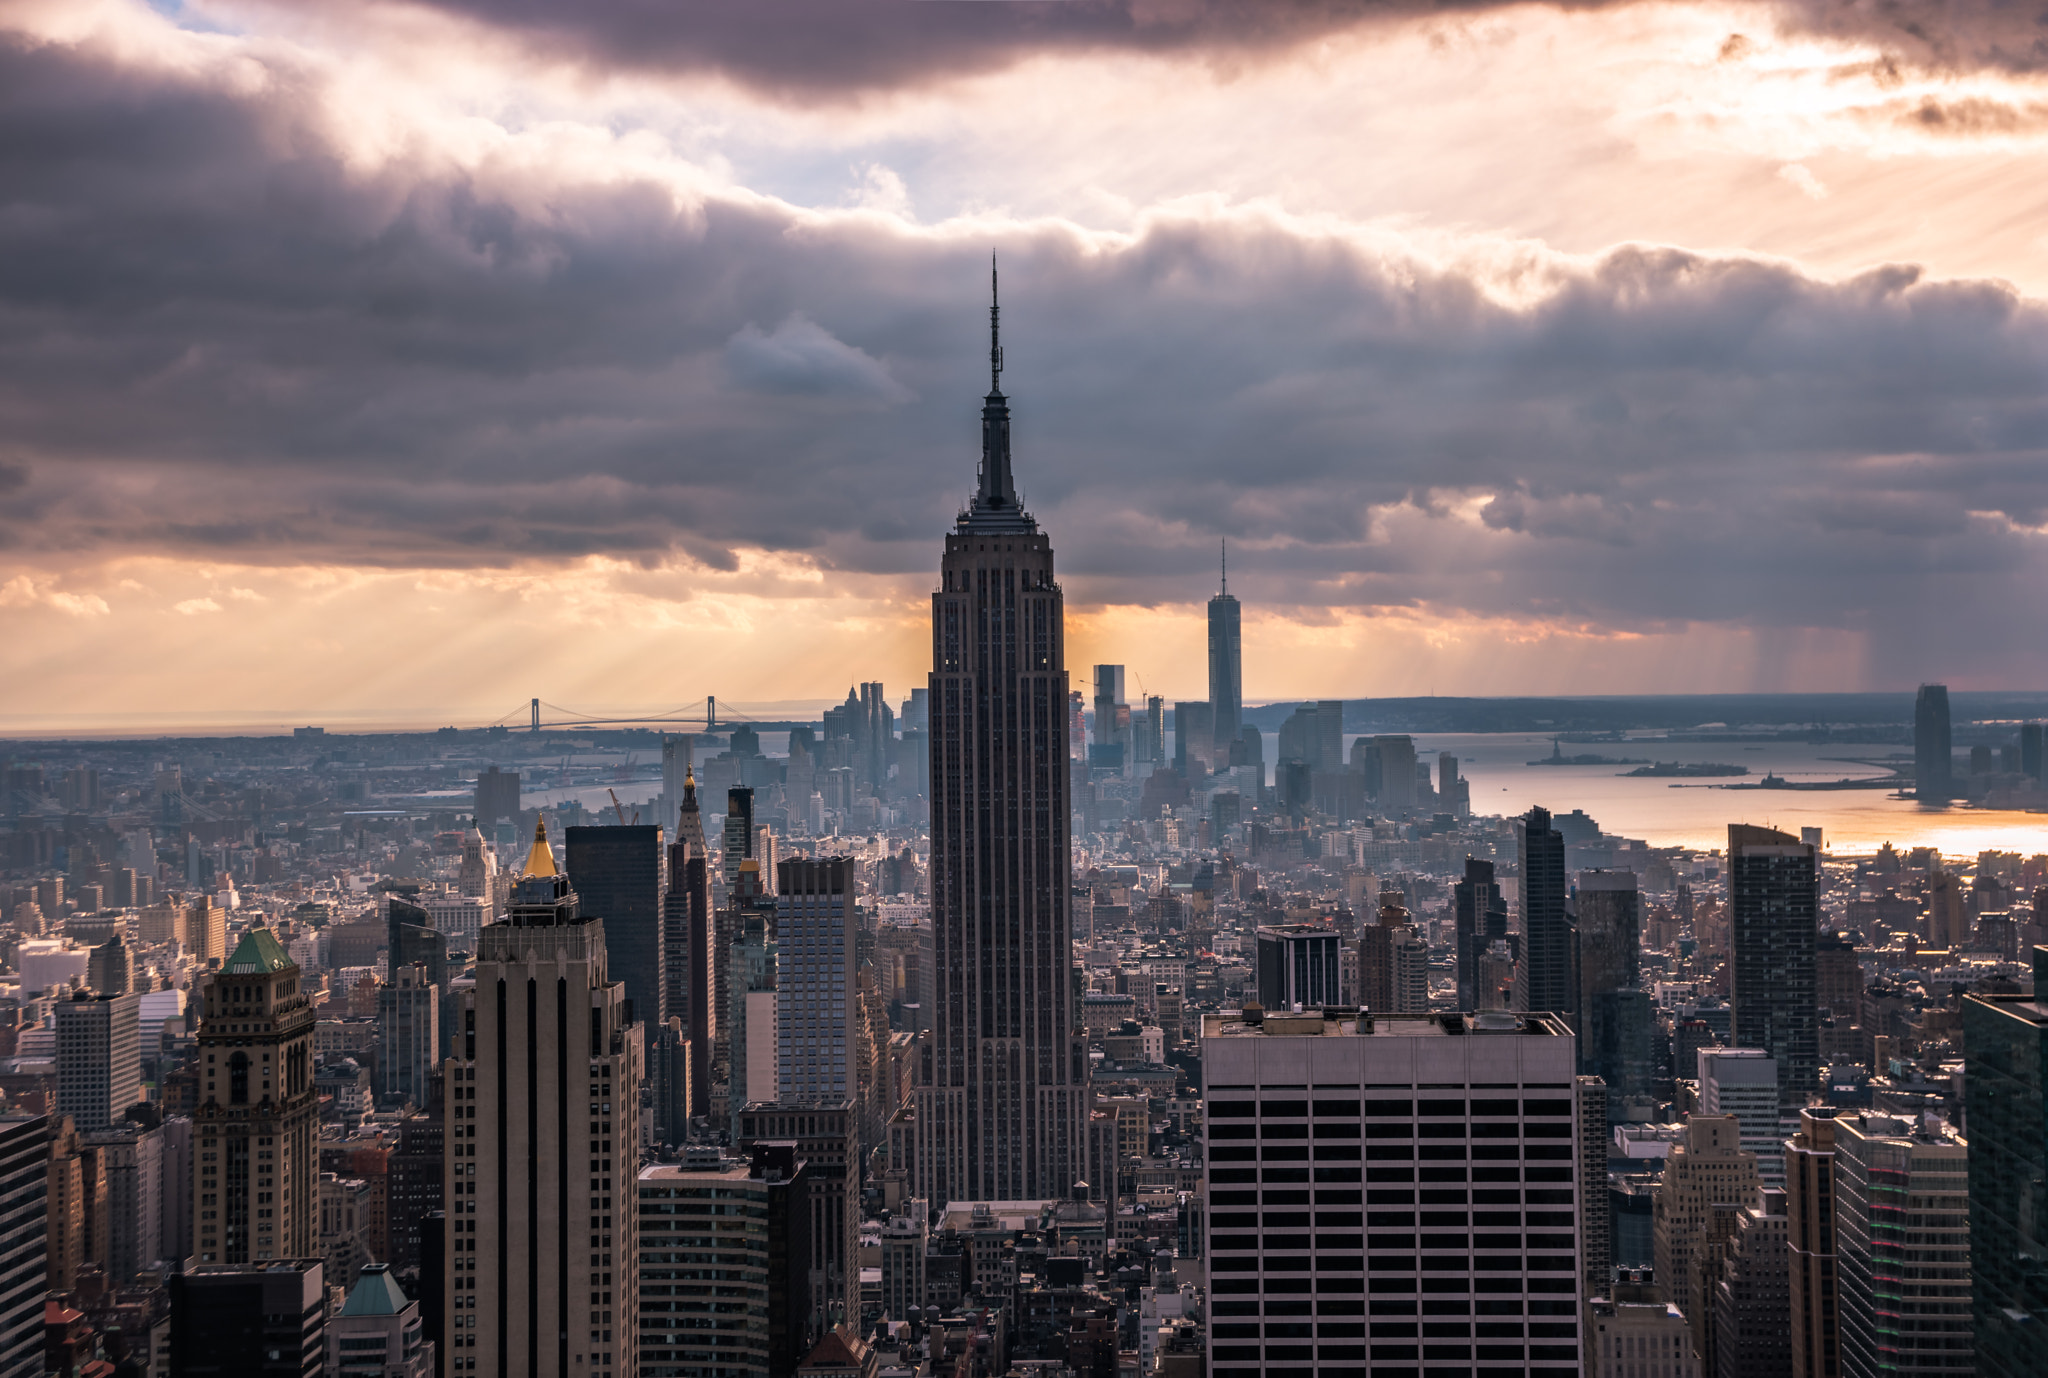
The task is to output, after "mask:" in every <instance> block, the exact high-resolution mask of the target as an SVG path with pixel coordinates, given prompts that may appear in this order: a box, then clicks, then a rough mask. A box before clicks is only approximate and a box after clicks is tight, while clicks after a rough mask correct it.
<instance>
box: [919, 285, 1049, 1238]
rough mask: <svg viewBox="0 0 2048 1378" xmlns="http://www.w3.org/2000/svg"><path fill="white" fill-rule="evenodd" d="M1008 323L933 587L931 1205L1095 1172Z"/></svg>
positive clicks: (994, 337)
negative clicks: (1022, 497) (1015, 457)
mask: <svg viewBox="0 0 2048 1378" xmlns="http://www.w3.org/2000/svg"><path fill="white" fill-rule="evenodd" d="M997 322H998V315H997V308H996V307H995V306H994V305H991V306H990V308H989V336H990V341H989V391H988V396H987V397H986V398H985V399H984V400H983V404H982V412H981V473H980V484H979V487H978V489H977V490H976V493H975V496H974V500H973V502H972V504H971V505H970V506H969V507H968V509H967V510H966V511H964V512H962V513H961V514H960V517H959V521H958V522H957V524H956V525H955V527H954V529H953V531H952V532H951V533H950V534H949V535H948V536H947V537H946V548H945V555H944V558H943V561H942V563H941V569H940V586H939V590H938V592H936V593H935V594H933V595H932V674H931V685H930V687H931V715H932V730H931V731H932V735H931V775H932V780H931V788H932V798H931V820H932V861H931V896H932V926H933V952H934V956H935V962H934V966H935V968H936V970H935V973H934V974H935V976H936V981H935V986H936V990H935V995H936V1002H935V1003H936V1005H937V1008H936V1010H935V1012H934V1016H935V1017H934V1020H933V1047H932V1063H931V1068H932V1070H931V1084H930V1085H928V1086H926V1087H923V1088H921V1089H920V1093H919V1110H918V1116H917V1120H918V1135H919V1141H920V1142H919V1150H920V1151H919V1153H918V1169H919V1171H920V1173H921V1174H922V1175H923V1177H924V1182H923V1185H922V1189H921V1190H920V1191H919V1192H918V1194H919V1195H920V1196H922V1197H924V1198H925V1199H927V1200H928V1201H930V1202H931V1203H932V1205H933V1207H934V1209H936V1208H938V1207H940V1206H942V1205H943V1204H944V1203H946V1202H948V1201H955V1200H982V1201H988V1200H1012V1201H1015V1200H1023V1199H1027V1198H1047V1197H1064V1196H1065V1195H1067V1193H1068V1192H1069V1191H1070V1190H1071V1189H1072V1187H1073V1183H1074V1182H1075V1181H1076V1180H1078V1179H1080V1178H1081V1177H1082V1175H1083V1174H1082V1171H1081V1164H1082V1158H1081V1150H1080V1126H1081V1123H1082V1120H1081V1116H1082V1113H1083V1098H1084V1097H1085V1094H1086V1071H1085V1067H1086V1061H1085V1059H1086V1053H1085V1048H1084V1045H1081V1044H1078V1043H1076V1042H1075V1041H1074V1040H1073V1039H1072V1038H1071V1037H1070V1035H1069V1030H1070V1027H1071V1024H1072V1018H1073V1012H1072V1008H1071V1005H1072V999H1073V995H1072V989H1073V987H1072V980H1071V977H1070V976H1069V974H1068V973H1069V965H1070V962H1071V950H1070V942H1069V934H1070V925H1069V918H1068V909H1067V906H1068V899H1069V891H1070V886H1071V877H1070V875H1069V846H1070V841H1069V839H1070V832H1069V829H1070V827H1071V822H1070V803H1069V799H1068V790H1069V773H1068V771H1069V768H1068V762H1069V760H1070V759H1071V757H1072V746H1071V743H1070V741H1069V736H1068V733H1069V722H1068V717H1067V695H1068V687H1067V671H1066V648H1065V626H1064V614H1063V602H1062V598H1061V593H1060V587H1059V585H1058V584H1057V583H1056V582H1055V581H1054V579H1053V557H1052V543H1051V541H1050V540H1048V539H1047V538H1046V536H1045V534H1044V533H1043V532H1041V531H1040V530H1039V529H1038V523H1037V522H1036V521H1034V520H1033V519H1032V518H1031V516H1030V515H1029V514H1028V513H1026V512H1025V511H1024V510H1023V508H1022V507H1021V506H1020V505H1019V503H1018V500H1017V490H1016V484H1015V481H1014V479H1013V478H1012V476H1011V471H1010V407H1009V401H1008V399H1007V398H1005V397H1004V395H1003V392H1002V388H1001V373H1002V367H1003V351H1002V346H1001V343H1000V337H999V336H998V334H997Z"/></svg>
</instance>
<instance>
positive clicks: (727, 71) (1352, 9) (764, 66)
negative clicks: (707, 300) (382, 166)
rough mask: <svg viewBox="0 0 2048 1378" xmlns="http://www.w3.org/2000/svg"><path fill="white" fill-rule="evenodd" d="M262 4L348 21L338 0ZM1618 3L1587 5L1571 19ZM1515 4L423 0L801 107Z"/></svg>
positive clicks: (2038, 41)
mask: <svg viewBox="0 0 2048 1378" xmlns="http://www.w3.org/2000/svg"><path fill="white" fill-rule="evenodd" d="M251 2H252V3H255V4H259V5H277V6H282V7H288V8H296V9H301V10H313V11H322V12H329V13H333V12H341V11H338V10H337V7H336V6H335V5H334V4H333V2H332V0H251ZM1617 2H1618V0H1576V2H1575V3H1569V4H1566V5H1564V6H1563V8H1568V9H1594V8H1600V7H1602V6H1603V5H1605V4H1612V3H1617ZM1515 3H1521V0H692V3H689V4H668V3H659V2H658V0H574V2H573V3H572V2H571V0H419V4H420V7H422V8H428V9H435V10H440V11H442V12H445V13H450V14H454V15H458V16H461V17H462V18H465V19H469V20H473V21H476V22H479V23H482V24H485V25H488V26H490V27H491V28H493V29H495V30H498V31H500V32H504V33H507V34H510V35H513V36H515V37H516V38H518V39H520V40H523V41H524V42H526V43H527V44H528V45H530V46H531V47H532V48H533V49H534V50H535V51H536V52H538V53H541V54H544V55H545V56H547V57H548V58H550V59H557V60H559V59H562V58H565V57H566V58H569V59H571V60H578V61H583V62H587V63H590V64H592V65H594V66H598V67H602V68H604V69H606V70H616V69H619V68H628V69H639V70H653V71H668V72H677V73H688V74H711V73H716V74H718V75H722V76H725V77H728V78H730V79H732V80H734V81H736V82H739V83H740V84H742V85H745V86H748V87H751V88H753V89H755V90H757V91H760V92H763V93H764V94H768V95H772V96H775V97H777V98H780V99H784V100H799V101H833V100H840V99H844V98H847V97H852V96H859V95H863V94H868V93H873V92H880V91H888V90H895V89H901V88H905V87H916V86H924V85H929V84H931V83H934V82H939V81H944V80H948V79H951V78H958V77H968V76H978V75H981V74H984V73H987V72H992V71H998V70H1001V69H1004V68H1007V67H1010V66H1013V65H1015V64H1016V63H1019V62H1022V61H1025V60H1027V59H1030V58H1034V57H1039V56H1047V55H1051V56H1063V55H1076V54H1084V53H1101V52H1109V53H1133V54H1148V55H1171V56H1184V57H1187V58H1190V59H1192V60H1194V61H1197V62H1200V63H1203V64H1205V65H1207V66H1209V67H1211V68H1212V69H1214V70H1216V71H1217V72H1219V73H1221V74H1223V75H1225V76H1227V75H1229V74H1230V73H1231V72H1233V71H1235V70H1237V69H1239V68H1241V67H1243V66H1245V65H1247V64H1253V63H1258V62H1261V61H1265V60H1268V59H1270V58H1273V57H1276V56H1280V55H1284V54H1287V53H1290V52H1292V51H1294V50H1296V49H1298V48H1299V47H1301V46H1302V45H1303V44H1306V43H1310V42H1313V41H1315V40H1318V39H1322V38H1326V37H1329V36H1331V35H1334V34H1338V33H1342V32H1345V31H1347V30H1351V29H1354V28H1357V27H1359V26H1361V25H1366V24H1371V23H1374V22H1384V21H1387V20H1393V19H1411V18H1415V17H1417V16H1432V15H1441V16H1445V17H1447V18H1453V19H1455V18H1457V17H1459V16H1463V15H1470V14H1477V13H1483V12H1485V11H1488V10H1492V9H1499V8H1504V7H1506V6H1508V5H1511V4H1515ZM350 8H351V9H353V7H350ZM1755 8H1756V10H1757V12H1758V18H1759V21H1760V22H1763V23H1768V22H1771V21H1778V22H1782V23H1784V24H1786V25H1787V26H1789V27H1790V28H1792V29H1795V30H1804V31H1807V32H1812V33H1819V34H1825V35H1829V36H1832V37H1838V38H1845V39H1850V40H1854V41H1859V42H1864V43H1873V44H1877V45H1879V46H1881V47H1883V48H1884V49H1885V50H1886V55H1885V57H1884V58H1883V59H1882V61H1883V62H1884V63H1885V64H1887V65H1888V66H1890V67H1891V68H1892V69H1894V70H1897V69H1898V68H1899V67H1900V66H1902V65H1904V66H1912V67H1922V68H1937V69H1947V70H1956V69H1974V68H1987V67H1988V68H1995V69H2001V70H2007V71H2038V70H2041V69H2042V68H2043V67H2044V66H2048V0H2021V2H2020V3H2014V2H2013V0H1886V3H1881V4H1854V5H1843V4H1836V3H1829V0H1755ZM343 13H346V12H343ZM1753 47H1754V44H1753V41H1752V40H1751V39H1750V37H1749V36H1748V35H1745V34H1740V33H1736V34H1731V35H1729V37H1728V39H1727V40H1725V41H1724V43H1723V45H1722V49H1721V54H1722V56H1723V57H1724V58H1728V59H1731V60H1733V59H1738V58H1740V57H1742V56H1743V55H1744V54H1746V53H1747V52H1749V51H1750V50H1751V49H1752V48H1753ZM1959 113H1961V114H1963V115H1964V116H1965V117H1966V118H1967V117H1968V116H1969V114H1970V112H1967V111H1964V112H1959ZM1992 117H1993V118H1994V119H1996V118H2000V116H1998V115H1997V114H1996V113H1995V112H1992Z"/></svg>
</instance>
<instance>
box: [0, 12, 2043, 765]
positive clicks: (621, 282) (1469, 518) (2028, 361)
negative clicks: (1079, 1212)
mask: <svg viewBox="0 0 2048 1378" xmlns="http://www.w3.org/2000/svg"><path fill="white" fill-rule="evenodd" d="M2040 10H2041V6H2040V5H2039V4H2036V5H2035V6H2034V7H2032V8H2027V7H2022V6H2000V7H1992V6H1988V5H1972V4H1970V3H1967V2H1965V3H1957V4H1943V5H1932V4H1927V5H1922V4H1920V3H1918V0H1895V2H1894V3H1890V4H1886V5H1873V6H1857V7H1837V6H1826V7H1823V6H1820V5H1818V4H1816V5H1814V6H1812V7H1810V8H1808V7H1801V6H1798V5H1794V4H1787V5H1784V6H1782V7H1774V6H1771V5H1767V4H1694V3H1675V2H1671V3H1646V4H1599V3H1582V4H1578V5H1574V6H1571V7H1569V8H1550V7H1544V6H1533V5H1518V4H1516V5H1488V4H1485V3H1475V2H1473V0H1468V2H1467V3H1463V4H1452V5H1432V6H1420V5H1417V6H1405V5H1403V4H1400V3H1378V4H1368V3H1343V2H1342V0H1301V2H1300V3H1288V0H1065V2H1064V3H1062V2H1060V0H1053V2H1051V3H1045V2H1043V0H1029V2H1027V3H1002V2H1001V0H982V2H980V3H973V2H969V3H951V2H949V0H935V2H933V3H897V2H895V0H761V2H758V3H757V2H756V0H696V2H693V3H691V4H687V5H670V4H658V3H652V0H577V2H576V3H572V2H571V0H442V2H441V3H426V4H379V3H367V4H365V3H359V2H357V0H351V3H347V4H343V3H339V0H196V2H195V3H178V0H160V3H157V4H155V5H148V4H143V3H135V2H131V0H0V517H4V521H0V647H4V648H5V661H4V678H0V686H4V687H0V729H4V728H5V727H7V726H10V725H12V726H15V727H24V726H48V725H52V724H56V723H76V724H80V725H95V724H97V725H108V724H114V723H118V722H136V721H150V722H158V721H161V722H173V721H200V720H205V719H207V718H208V717H209V715H210V716H211V717H212V718H213V719H216V720H220V721H252V720H255V719H256V718H260V717H261V716H263V715H266V714H271V715H287V716H291V717H304V718H305V719H306V720H308V721H322V720H326V721H334V722H348V721H362V720H368V719H370V718H372V717H375V716H376V715H379V714H387V715H399V716H409V717H413V718H417V719H420V720H436V721H439V720H446V721H462V722H472V721H488V720H490V719H492V718H495V717H497V716H499V715H500V714H502V713H506V712H508V711H510V710H513V709H514V708H516V707H517V706H518V705H520V704H522V703H524V701H525V700H526V699H527V698H528V697H529V696H531V695H534V694H538V695H540V696H541V697H542V698H544V699H546V700H548V701H549V702H552V703H558V704H564V705H569V706H572V707H581V708H592V709H597V708H606V707H619V708H634V709H653V708H661V707H667V706H670V705H674V704H680V703H683V702H685V701H688V700H691V699H701V697H702V696H703V695H705V694H707V693H715V694H717V695H718V696H719V697H720V698H721V699H722V700H725V701H727V702H728V703H731V704H735V705H738V706H742V707H745V706H748V705H758V706H765V705H769V704H772V703H777V702H788V701H793V700H802V699H812V698H820V697H825V696H832V695H837V694H841V693H843V692H844V689H845V686H846V685H847V684H848V683H850V682H852V681H854V680H856V679H860V680H866V679H881V680H883V681H884V682H885V683H887V684H888V685H889V688H890V692H891V693H892V695H895V694H899V693H900V692H901V691H902V690H904V689H907V688H908V687H909V685H910V684H911V683H913V682H915V681H918V680H921V678H922V676H923V674H924V672H925V669H926V667H927V666H928V644H929V643H928V629H927V617H928V606H929V604H928V598H929V594H930V590H931V585H932V581H933V576H934V571H935V569H936V564H937V557H938V551H939V543H940V536H941V533H942V531H943V529H944V528H945V526H946V525H947V524H948V523H949V521H950V520H951V518H952V516H953V514H954V513H955V511H956V510H957V509H958V506H959V504H960V502H961V499H962V497H963V496H964V494H965V493H966V492H967V490H968V489H969V487H970V486H971V484H972V482H973V475H974V465H975V458H976V453H975V450H976V444H977V414H978V410H979V399H980V394H981V393H982V391H984V390H985V388H986V386H987V384H986V377H987V375H986V366H985V358H986V338H985V329H986V312H985V309H984V308H985V305H986V291H987V270H988V259H989V255H990V253H991V252H994V253H997V254H999V255H1000V258H1001V262H1002V265H1003V286H1004V322H1005V339H1004V343H1005V345H1006V347H1007V352H1008V365H1009V367H1008V372H1007V373H1006V375H1005V378H1004V381H1005V384H1006V387H1007V390H1008V391H1009V392H1010V394H1011V395H1012V398H1013V405H1014V409H1015V414H1016V452H1017V466H1018V473H1019V479H1020V482H1021V484H1022V486H1023V487H1024V489H1025V491H1026V498H1027V502H1028V503H1029V505H1030V506H1031V507H1032V509H1033V510H1034V511H1035V512H1036V514H1037V516H1038V517H1039V519H1040V521H1041V522H1042V523H1043V524H1044V525H1045V526H1046V527H1047V528H1048V529H1049V530H1050V532H1051V534H1052V537H1053V540H1054V544H1055V548H1056V550H1057V552H1058V556H1059V561H1060V569H1061V575H1062V579H1063V582H1064V585H1065V588H1066V591H1067V598H1068V612H1069V619H1070V625H1069V641H1068V660H1069V664H1070V665H1073V666H1082V665H1085V664H1087V663H1089V662H1092V661H1095V660H1118V661H1122V662H1124V663H1126V664H1128V665H1129V666H1130V667H1131V670H1132V672H1133V676H1134V680H1139V681H1142V682H1143V684H1144V686H1145V687H1146V688H1147V689H1149V690H1150V691H1152V692H1163V693H1166V694H1168V695H1198V694H1200V693H1202V692H1204V681H1203V675H1204V670H1203V661H1202V646H1203V642H1202V624H1201V615H1202V602H1203V600H1205V599H1206V598H1207V597H1208V595H1209V594H1210V593H1211V592H1213V589H1214V583H1215V577H1216V571H1215V566H1216V550H1217V542H1218V541H1219V539H1222V538H1226V537H1227V538H1228V539H1229V541H1230V546H1231V587H1232V590H1233V591H1234V592H1237V593H1238V594H1239V595H1240V596H1241V597H1242V598H1243V599H1244V600H1245V602H1246V639H1247V656H1246V690H1247V693H1248V695H1249V696H1251V697H1253V698H1277V697H1292V696H1298V695H1337V694H1341V695H1345V696H1363V695H1379V694H1407V693H1428V692H1432V691H1435V692H1440V693H1475V694H1493V693H1526V692H1536V693H1541V692H1585V693H1598V692H1655V691H1685V690H1708V689H1712V690H1748V689H1756V690H1799V689H1890V688H1901V687H1910V686H1911V685H1913V684H1914V683H1915V682H1917V681H1919V680H1922V679H1932V678H1945V679H1947V680H1948V682H1950V683H1951V684H1954V685H1957V686H1959V687H1979V688H1996V687H2006V688H2040V687H2044V686H2048V634H2044V633H2048V626H2044V622H2048V612H2044V608H2048V599H2044V596H2043V595H2044V594H2048V467H2044V454H2048V307H2044V304H2043V299H2044V296H2048V176H2044V175H2043V174H2044V171H2048V39H2044V38H2043V37H2042V35H2044V34H2048V24H2044V22H2043V21H2044V18H2048V16H2044V15H2043V14H2042V13H2041V12H2040Z"/></svg>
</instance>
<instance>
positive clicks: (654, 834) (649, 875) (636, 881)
mask: <svg viewBox="0 0 2048 1378" xmlns="http://www.w3.org/2000/svg"><path fill="white" fill-rule="evenodd" d="M562 838H563V841H564V843H565V844H566V847H567V850H568V861H569V884H570V885H571V886H572V887H574V889H575V891H576V900H577V904H578V906H579V907H580V908H581V910H582V911H583V912H585V913H588V914H590V915H591V916H592V917H593V918H599V919H603V920H604V940H605V950H606V951H607V952H608V953H610V954H611V955H612V956H615V957H617V958H618V959H619V977H620V979H621V980H623V981H624V982H625V984H626V998H627V999H628V1000H630V1001H632V1002H633V1012H632V1017H633V1018H634V1019H636V1020H644V1021H645V1022H646V1023H647V1026H648V1028H649V1029H650V1030H652V1029H654V1028H655V1027H657V1026H658V1025H660V1023H661V1022H662V1021H663V1020H665V1019H667V1018H668V958H667V944H666V941H665V939H666V933H665V930H664V925H663V922H662V911H663V907H664V905H665V904H666V902H667V899H668V854H667V851H666V850H665V849H664V847H663V845H662V829H661V828H660V827H658V826H655V825H652V824H645V823H641V824H631V825H626V826H621V827H610V828H567V829H564V830H563V833H562Z"/></svg>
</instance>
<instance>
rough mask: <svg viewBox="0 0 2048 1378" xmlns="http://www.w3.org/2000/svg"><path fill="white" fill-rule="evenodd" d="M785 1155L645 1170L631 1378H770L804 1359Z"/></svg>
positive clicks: (805, 1269)
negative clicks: (637, 1361)
mask: <svg viewBox="0 0 2048 1378" xmlns="http://www.w3.org/2000/svg"><path fill="white" fill-rule="evenodd" d="M803 1176H804V1173H803V1163H802V1160H801V1159H800V1158H798V1157H797V1156H796V1155H795V1154H794V1152H793V1151H790V1150H788V1148H787V1146H784V1147H783V1149H782V1150H780V1151H778V1150H775V1149H772V1148H770V1149H764V1150H762V1151H759V1152H757V1153H756V1155H755V1157H754V1159H753V1161H752V1162H750V1163H745V1164H742V1163H729V1164H727V1165H724V1166H721V1167H718V1168H715V1169H708V1170H705V1169H693V1168H687V1167H681V1166H676V1165H674V1164H668V1163H663V1164H658V1165H656V1166H653V1167H648V1168H645V1169H643V1170H642V1171H641V1173H640V1175H639V1180H638V1182H637V1183H636V1188H637V1193H638V1210H639V1217H640V1224H639V1229H638V1238H639V1247H640V1282H639V1286H640V1290H641V1299H642V1301H641V1308H640V1320H639V1325H640V1342H639V1348H640V1356H641V1367H640V1369H639V1373H640V1378H780V1375H782V1374H786V1373H792V1372H794V1371H795V1368H796V1365H797V1363H798V1362H799V1361H800V1360H801V1359H802V1358H803V1356H804V1354H805V1353H807V1352H808V1351H809V1348H810V1343H811V1334H812V1331H811V1327H810V1326H809V1324H808V1322H807V1317H808V1316H809V1313H810V1310H811V1305H810V1298H809V1296H808V1295H807V1290H806V1279H807V1278H808V1277H809V1272H810V1265H809V1238H808V1234H807V1221H808V1215H807V1212H806V1211H805V1209H804V1199H805V1196H806V1193H807V1186H806V1183H805V1182H804V1180H803Z"/></svg>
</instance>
